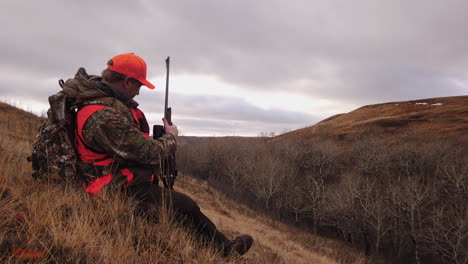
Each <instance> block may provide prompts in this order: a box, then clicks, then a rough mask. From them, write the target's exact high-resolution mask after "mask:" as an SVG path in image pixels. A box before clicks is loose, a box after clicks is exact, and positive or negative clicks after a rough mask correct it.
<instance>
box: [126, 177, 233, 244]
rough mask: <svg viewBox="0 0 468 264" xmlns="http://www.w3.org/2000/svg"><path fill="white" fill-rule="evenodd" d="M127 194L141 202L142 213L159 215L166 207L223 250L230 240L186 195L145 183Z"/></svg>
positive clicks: (183, 222) (136, 186) (133, 187)
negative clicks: (161, 209) (161, 208)
mask: <svg viewBox="0 0 468 264" xmlns="http://www.w3.org/2000/svg"><path fill="white" fill-rule="evenodd" d="M125 190H126V193H127V194H128V195H129V196H131V197H133V198H135V199H136V200H137V201H139V206H138V209H139V211H140V212H142V213H145V214H146V213H150V215H149V216H150V217H157V215H151V214H153V213H157V212H158V209H159V208H160V206H162V205H165V206H166V208H168V209H170V210H171V211H172V212H173V213H174V216H175V219H176V221H178V222H179V223H182V224H184V225H186V226H187V227H189V228H190V229H192V230H194V231H195V233H196V234H197V235H198V236H200V237H201V238H203V239H204V240H205V241H208V242H209V241H213V242H214V243H215V244H216V246H217V247H218V248H219V249H220V250H223V249H224V247H225V246H226V245H227V244H228V242H229V240H228V239H227V238H226V236H225V235H224V234H223V233H221V232H219V231H218V230H217V229H216V226H215V225H214V224H213V222H211V220H210V219H208V217H206V215H204V214H203V213H202V212H201V211H200V207H198V205H197V203H196V202H195V201H194V200H192V199H191V198H190V197H188V196H187V195H185V194H182V193H179V192H176V191H174V190H169V189H167V188H162V187H160V186H159V185H156V184H150V183H143V184H139V185H135V186H131V187H128V188H126V189H125Z"/></svg>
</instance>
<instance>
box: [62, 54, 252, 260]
mask: <svg viewBox="0 0 468 264" xmlns="http://www.w3.org/2000/svg"><path fill="white" fill-rule="evenodd" d="M142 85H144V86H146V87H148V88H150V89H154V85H153V84H151V83H150V82H149V81H147V80H146V63H145V61H144V60H143V59H142V58H140V57H139V56H137V55H135V54H133V53H125V54H120V55H117V56H115V57H113V58H112V59H111V60H109V62H108V63H107V69H105V70H104V71H103V72H102V77H98V76H89V75H88V74H87V73H86V71H85V70H84V69H83V68H80V69H79V71H78V73H77V74H76V76H75V78H74V79H70V80H68V81H67V82H65V84H64V85H63V90H64V92H65V93H66V94H67V95H69V96H70V97H73V98H75V99H76V100H77V101H78V102H80V105H81V106H82V107H81V108H79V110H78V112H77V118H76V147H77V149H78V153H79V155H80V158H81V161H80V162H79V164H78V166H79V170H80V171H81V173H82V175H83V177H84V179H85V182H86V184H87V185H86V192H88V193H91V194H99V193H100V192H102V191H103V189H114V190H115V189H123V190H124V193H126V194H127V195H129V196H131V197H133V198H136V199H137V200H138V201H139V205H138V206H139V209H140V210H141V211H143V212H152V211H153V212H154V211H156V210H154V206H155V205H162V204H163V200H165V199H168V200H170V203H169V205H168V207H170V209H171V210H172V211H173V212H174V214H175V218H176V219H178V220H179V221H181V222H183V223H184V224H186V225H188V226H189V227H190V228H192V229H193V230H194V231H195V232H196V234H197V235H198V236H200V237H201V238H203V239H205V240H207V241H214V243H215V244H216V246H217V247H218V248H219V249H220V250H222V252H223V254H224V256H227V255H230V254H231V253H237V254H240V255H243V254H245V253H246V252H247V251H248V250H249V248H250V247H251V245H252V242H253V239H252V237H250V236H248V235H242V236H239V237H237V238H236V239H235V240H232V241H231V240H228V239H227V238H226V236H225V235H224V234H222V233H221V232H219V231H218V230H217V228H216V226H215V225H214V224H213V223H212V222H211V221H210V219H208V218H207V217H206V216H205V215H204V214H203V213H202V212H201V211H200V208H199V207H198V205H197V204H196V202H195V201H193V200H192V199H191V198H189V197H188V196H186V195H184V194H182V193H179V192H176V191H173V190H170V189H163V188H162V187H160V186H159V185H157V184H153V183H152V181H153V179H154V177H158V176H159V174H160V172H161V162H162V160H163V159H164V158H167V157H169V156H170V155H171V154H172V153H174V152H175V150H176V145H177V143H176V140H177V136H178V130H177V127H176V126H174V125H169V124H168V122H167V121H166V120H165V119H163V122H164V127H165V134H164V136H162V137H161V138H159V139H157V140H153V139H149V138H148V137H149V126H148V123H147V121H146V119H145V116H144V114H143V112H141V111H140V110H139V109H138V108H137V106H138V103H137V102H135V101H134V100H133V98H134V97H135V96H136V95H138V94H139V91H140V87H141V86H142ZM154 217H156V216H154Z"/></svg>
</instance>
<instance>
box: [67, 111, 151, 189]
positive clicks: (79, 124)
mask: <svg viewBox="0 0 468 264" xmlns="http://www.w3.org/2000/svg"><path fill="white" fill-rule="evenodd" d="M106 107H107V106H106V105H94V104H91V105H86V106H84V107H83V108H81V109H79V110H78V112H77V115H76V138H75V143H76V148H77V151H78V154H79V155H80V158H81V160H82V161H83V162H86V163H91V164H93V165H95V166H109V165H111V164H112V163H114V159H113V158H111V157H110V156H109V155H107V154H103V153H97V152H94V151H92V150H90V149H89V148H88V147H86V144H85V139H84V136H83V127H84V125H85V123H86V121H87V120H88V118H89V117H90V116H91V115H92V114H94V113H95V112H97V111H99V110H101V109H104V108H106ZM130 110H131V112H132V116H133V119H134V121H135V122H137V123H138V124H139V125H141V124H140V120H146V119H145V118H144V114H143V112H142V111H141V110H140V109H138V108H136V107H135V108H130ZM142 134H143V135H144V136H145V137H146V138H148V137H149V133H146V132H143V131H142ZM120 171H121V172H122V174H123V175H125V176H126V177H127V183H126V184H125V185H124V187H128V186H129V185H130V182H131V181H132V180H133V178H134V175H133V173H132V172H131V171H130V170H129V169H125V168H124V169H120ZM111 180H112V173H109V174H107V175H104V176H101V177H98V178H96V179H95V180H93V181H91V182H89V183H88V185H87V187H86V192H87V193H92V194H98V193H100V192H101V190H102V188H103V187H104V186H105V185H106V184H108V183H109V182H110V181H111Z"/></svg>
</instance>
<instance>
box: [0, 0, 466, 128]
mask: <svg viewBox="0 0 468 264" xmlns="http://www.w3.org/2000/svg"><path fill="white" fill-rule="evenodd" d="M467 10H468V1H466V0H444V1H440V0H388V1H387V0H353V1H349V0H327V1H316V0H308V1H306V0H304V1H295V0H289V1H287V0H284V1H277V0H255V1H244V0H236V1H233V0H209V1H205V0H198V1H193V0H186V1H162V0H161V1H156V0H141V1H137V0H135V1H123V0H113V1H88V0H84V1H71V0H70V1H66V0H61V1H47V0H42V1H23V0H1V1H0V28H1V30H0V58H1V59H0V100H2V101H6V102H10V103H15V104H16V105H19V106H21V107H23V108H25V109H30V110H32V111H34V112H36V113H41V112H43V111H44V110H46V109H47V96H48V95H51V94H53V93H55V92H58V91H59V86H58V85H57V80H58V79H67V78H71V77H73V76H74V74H75V73H76V70H77V69H78V67H85V68H86V69H87V71H88V73H90V74H99V73H100V72H101V71H102V69H104V68H105V66H106V62H107V60H109V59H110V58H111V57H113V56H114V55H116V54H119V53H125V52H135V53H136V54H138V55H139V56H141V57H142V58H144V59H145V60H146V62H147V64H148V75H149V77H148V79H149V80H150V81H152V82H153V83H154V84H155V85H156V86H157V89H156V90H149V89H143V88H142V92H141V93H140V95H139V96H138V97H137V98H136V100H137V101H138V102H139V103H140V105H141V108H142V110H143V111H145V113H146V114H147V117H148V119H149V122H150V123H151V124H155V123H160V118H161V116H162V111H163V104H164V102H163V98H164V87H165V63H164V60H165V58H166V57H167V56H171V77H170V78H171V79H170V89H171V91H170V100H169V104H170V105H171V106H172V107H173V120H174V123H176V124H177V125H178V127H179V129H180V130H181V132H182V134H183V135H198V136H200V135H206V136H213V135H215V136H224V135H243V136H256V135H258V134H260V133H261V132H275V133H281V132H284V131H288V130H295V129H298V128H302V127H306V126H310V125H312V124H314V123H316V122H318V121H320V120H321V119H324V118H326V117H328V116H331V115H334V114H338V113H344V112H349V111H351V110H354V109H356V108H358V107H360V106H363V105H368V104H375V103H383V102H389V101H399V100H410V99H421V98H430V97H440V96H455V95H467V94H468V34H467V33H468V31H467V29H468V16H467Z"/></svg>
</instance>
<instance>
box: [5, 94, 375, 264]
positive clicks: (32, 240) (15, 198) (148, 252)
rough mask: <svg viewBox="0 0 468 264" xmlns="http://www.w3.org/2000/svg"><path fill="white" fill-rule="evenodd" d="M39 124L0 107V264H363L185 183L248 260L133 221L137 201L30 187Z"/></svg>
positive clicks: (170, 226)
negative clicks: (244, 240) (237, 239)
mask: <svg viewBox="0 0 468 264" xmlns="http://www.w3.org/2000/svg"><path fill="white" fill-rule="evenodd" d="M39 124H40V120H39V119H38V118H37V117H35V116H34V115H32V114H29V113H26V112H24V111H21V110H18V109H16V108H13V107H10V106H7V105H5V104H1V103H0V167H1V168H2V172H1V173H2V175H1V177H0V262H1V263H24V262H33V263H327V264H328V263H366V262H367V261H366V260H365V258H364V257H363V256H362V254H359V253H357V252H356V251H354V250H352V249H350V248H348V247H347V246H344V245H343V244H341V243H339V242H336V241H333V240H330V239H324V238H321V237H318V236H314V235H308V234H305V233H303V232H302V231H300V230H298V229H290V228H289V227H287V226H286V225H283V224H280V223H277V222H275V221H272V220H270V219H268V218H265V217H261V216H259V215H258V214H256V213H254V212H253V211H251V210H249V209H247V208H246V207H243V206H240V205H238V204H236V203H234V202H232V201H230V200H229V199H227V198H226V197H225V196H223V195H221V194H219V193H217V192H215V191H213V190H212V189H211V188H208V187H207V186H206V185H203V184H200V183H196V182H194V181H192V180H190V179H189V178H185V177H181V181H180V182H179V183H178V186H176V189H178V190H179V191H182V192H186V193H187V194H189V195H190V196H192V197H193V198H194V199H196V200H197V201H198V202H199V203H200V204H201V207H202V210H203V211H206V213H207V214H208V215H209V216H210V217H211V218H212V219H213V221H214V222H215V223H216V224H217V225H218V226H219V227H220V228H221V229H222V231H224V232H226V233H227V234H228V235H230V236H231V237H233V236H234V235H238V234H239V233H238V232H245V233H251V234H252V235H254V238H255V239H256V243H255V244H254V247H253V248H252V249H251V251H250V252H249V253H248V254H247V255H246V256H244V257H241V258H235V257H233V258H230V259H221V258H220V256H219V255H218V254H217V253H216V252H215V251H214V250H213V249H210V248H205V247H204V246H202V245H201V244H200V243H199V242H197V240H196V239H195V238H194V237H193V236H192V234H191V233H190V232H187V231H186V230H184V228H182V227H180V226H178V225H177V224H175V223H174V221H173V220H172V219H171V215H170V214H169V213H168V212H161V219H160V221H159V222H158V223H155V222H154V221H152V220H151V219H147V218H146V217H144V216H138V215H136V214H134V208H135V206H134V201H132V200H129V199H127V198H125V197H122V196H119V195H117V196H115V195H106V194H104V195H102V196H99V197H90V196H88V195H87V194H85V193H84V192H83V190H82V189H81V188H80V187H79V186H60V185H52V184H47V183H41V182H35V181H33V179H32V177H31V169H30V164H28V163H27V162H26V157H27V156H28V155H29V154H30V151H31V142H32V140H33V138H34V136H35V133H36V132H35V131H36V129H37V127H38V126H39ZM214 201H216V203H214ZM234 230H235V231H234Z"/></svg>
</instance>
